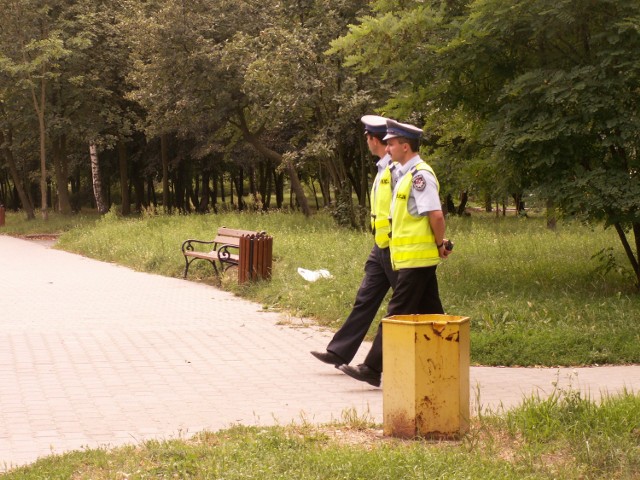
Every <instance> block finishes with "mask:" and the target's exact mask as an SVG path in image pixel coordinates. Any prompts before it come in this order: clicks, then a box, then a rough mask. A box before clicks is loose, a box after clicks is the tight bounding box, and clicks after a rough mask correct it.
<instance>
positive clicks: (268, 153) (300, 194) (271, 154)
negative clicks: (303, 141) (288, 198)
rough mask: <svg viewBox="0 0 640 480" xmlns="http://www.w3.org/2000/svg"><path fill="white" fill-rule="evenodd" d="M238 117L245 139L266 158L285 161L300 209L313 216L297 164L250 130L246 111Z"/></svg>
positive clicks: (308, 215)
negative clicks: (268, 145)
mask: <svg viewBox="0 0 640 480" xmlns="http://www.w3.org/2000/svg"><path fill="white" fill-rule="evenodd" d="M238 119H239V120H240V124H239V125H238V128H239V129H240V131H241V132H242V135H243V137H244V139H245V140H246V141H247V142H248V143H249V144H250V145H252V146H253V148H255V149H256V150H257V151H258V152H260V153H261V154H262V155H264V156H265V157H266V158H268V159H271V160H273V161H274V162H275V163H276V164H281V163H284V166H285V168H286V170H287V173H288V174H289V180H290V182H291V190H293V192H294V193H295V195H296V198H297V200H298V204H299V205H300V209H301V210H302V213H304V215H305V216H306V217H310V216H311V210H310V208H309V202H308V200H307V197H306V195H305V193H304V189H303V188H302V184H301V183H300V177H298V172H296V169H295V165H293V164H292V163H291V162H290V161H288V160H284V159H283V158H282V155H281V154H279V153H278V152H275V151H273V150H271V149H270V148H267V147H266V146H265V145H264V144H263V143H262V142H261V141H260V140H259V139H258V138H257V137H256V136H255V135H254V134H253V133H251V132H250V131H249V126H248V125H247V121H246V118H245V117H244V112H242V111H239V112H238Z"/></svg>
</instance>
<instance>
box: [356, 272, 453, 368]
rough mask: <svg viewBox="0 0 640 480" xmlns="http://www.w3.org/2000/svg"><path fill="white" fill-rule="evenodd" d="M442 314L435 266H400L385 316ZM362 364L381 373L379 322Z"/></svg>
mask: <svg viewBox="0 0 640 480" xmlns="http://www.w3.org/2000/svg"><path fill="white" fill-rule="evenodd" d="M424 313H439V314H442V313H444V309H443V308H442V303H441V302H440V293H439V292H438V279H437V278H436V267H422V268H404V269H402V270H399V271H398V283H397V284H396V288H395V289H394V291H393V296H392V297H391V300H389V307H388V308H387V316H392V315H412V314H424ZM364 364H365V365H367V366H368V367H369V368H371V369H372V370H375V371H376V372H382V323H381V324H380V326H379V327H378V333H377V334H376V338H375V339H374V340H373V345H371V350H369V353H368V354H367V357H366V358H365V360H364Z"/></svg>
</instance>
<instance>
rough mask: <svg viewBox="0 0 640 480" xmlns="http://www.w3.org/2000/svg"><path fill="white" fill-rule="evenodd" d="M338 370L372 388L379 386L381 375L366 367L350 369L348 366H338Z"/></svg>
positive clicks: (361, 365)
mask: <svg viewBox="0 0 640 480" xmlns="http://www.w3.org/2000/svg"><path fill="white" fill-rule="evenodd" d="M338 369H339V370H340V371H342V372H344V373H346V374H347V375H349V376H350V377H352V378H355V379H356V380H360V381H361V382H367V383H368V384H370V385H373V386H374V387H379V386H380V377H381V376H382V375H381V374H380V373H378V372H376V371H375V370H372V369H371V368H369V367H367V366H366V365H365V364H360V365H358V366H357V367H352V366H350V365H340V366H339V367H338Z"/></svg>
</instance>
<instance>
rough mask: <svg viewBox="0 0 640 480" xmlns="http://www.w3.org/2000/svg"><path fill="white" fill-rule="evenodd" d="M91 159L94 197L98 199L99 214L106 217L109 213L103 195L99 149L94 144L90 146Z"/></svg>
mask: <svg viewBox="0 0 640 480" xmlns="http://www.w3.org/2000/svg"><path fill="white" fill-rule="evenodd" d="M89 157H90V158H91V179H92V181H93V196H94V197H95V199H96V207H97V208H98V213H100V214H102V215H104V214H105V213H107V212H108V211H109V208H108V207H107V205H106V203H105V201H104V195H103V193H102V178H101V177H100V168H99V165H98V149H97V148H96V145H95V144H94V143H91V144H89Z"/></svg>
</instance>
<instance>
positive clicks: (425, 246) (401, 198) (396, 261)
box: [389, 162, 440, 270]
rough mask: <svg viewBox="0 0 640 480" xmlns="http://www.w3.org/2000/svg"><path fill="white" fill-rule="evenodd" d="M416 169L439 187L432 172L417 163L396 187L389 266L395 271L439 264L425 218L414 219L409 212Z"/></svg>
mask: <svg viewBox="0 0 640 480" xmlns="http://www.w3.org/2000/svg"><path fill="white" fill-rule="evenodd" d="M419 170H427V171H428V172H431V174H432V175H433V176H434V178H435V179H436V184H437V185H438V191H439V190H440V184H439V183H438V179H437V177H436V174H435V173H434V171H433V169H432V168H431V167H430V166H429V165H427V164H426V163H424V162H421V163H418V164H417V165H416V166H415V167H413V168H412V169H411V171H409V172H407V173H406V174H405V175H404V176H403V177H402V178H401V179H400V180H399V183H398V185H397V187H396V197H395V203H394V206H393V212H391V218H392V220H391V242H390V244H389V248H390V249H391V265H392V266H393V269H394V270H400V269H401V268H419V267H431V266H433V265H438V264H439V263H440V255H439V253H438V247H437V246H436V240H435V237H434V235H433V231H432V230H431V224H430V223H429V217H428V216H418V217H416V216H413V215H411V214H410V213H409V208H408V202H409V195H410V194H411V186H412V184H413V177H414V175H415V173H416V172H417V171H419Z"/></svg>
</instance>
